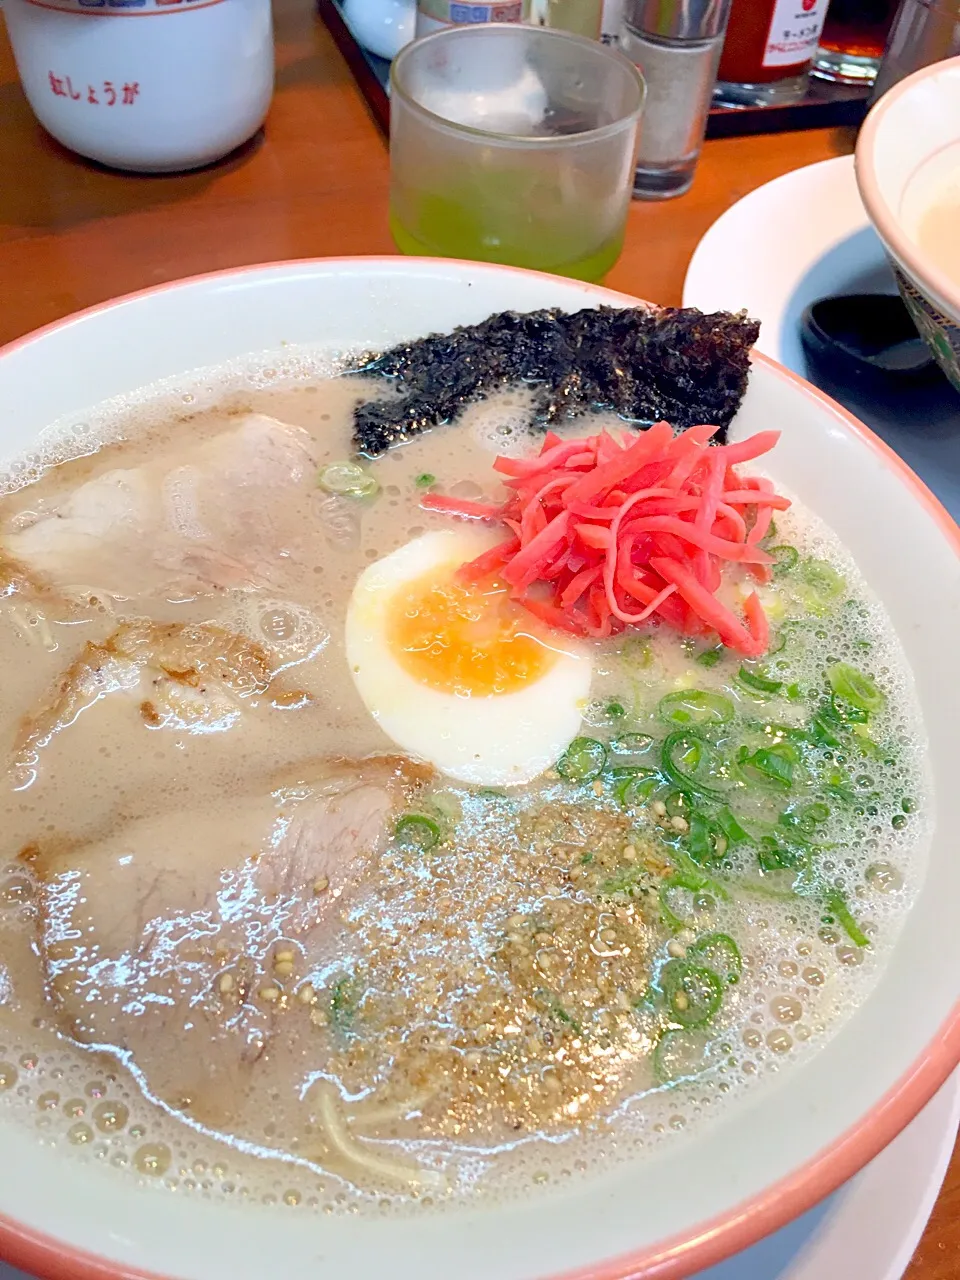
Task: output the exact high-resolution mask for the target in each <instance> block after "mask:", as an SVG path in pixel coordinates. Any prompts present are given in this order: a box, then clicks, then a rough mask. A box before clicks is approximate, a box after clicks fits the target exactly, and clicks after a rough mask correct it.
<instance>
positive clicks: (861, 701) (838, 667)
mask: <svg viewBox="0 0 960 1280" xmlns="http://www.w3.org/2000/svg"><path fill="white" fill-rule="evenodd" d="M827 680H828V682H829V684H830V688H831V689H832V690H833V692H834V694H835V695H836V696H837V697H838V698H842V699H843V700H844V702H849V703H851V704H852V705H853V706H854V707H858V708H859V709H860V710H861V711H866V712H868V713H869V712H874V711H881V710H882V709H883V707H884V705H885V703H886V701H887V700H886V698H885V697H884V695H883V693H881V691H880V690H879V689H878V688H877V686H876V684H875V683H874V681H873V679H872V678H871V677H870V676H868V675H865V674H864V672H862V671H858V670H857V668H856V667H852V666H851V665H850V663H849V662H835V663H834V664H833V666H831V667H827Z"/></svg>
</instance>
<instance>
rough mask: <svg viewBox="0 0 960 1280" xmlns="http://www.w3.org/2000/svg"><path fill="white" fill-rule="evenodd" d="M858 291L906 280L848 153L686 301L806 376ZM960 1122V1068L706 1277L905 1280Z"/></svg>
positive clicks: (748, 218)
mask: <svg viewBox="0 0 960 1280" xmlns="http://www.w3.org/2000/svg"><path fill="white" fill-rule="evenodd" d="M857 292H863V293H873V292H879V293H894V292H896V286H895V284H894V281H893V274H892V272H891V271H890V268H889V266H888V264H887V260H886V258H885V257H884V253H883V247H882V245H881V244H880V241H879V239H878V237H877V236H876V234H875V232H874V231H873V228H872V227H871V226H870V223H869V221H868V219H867V215H866V213H865V211H864V208H863V205H862V203H861V201H860V196H859V193H858V191H857V185H856V181H855V178H854V173H853V157H852V156H840V157H837V158H836V159H833V160H824V161H822V162H821V163H820V164H812V165H808V166H807V167H806V168H803V169H796V170H794V171H793V172H792V173H787V174H784V176H783V177H781V178H776V179H775V180H774V181H773V182H768V183H767V184H766V185H765V186H762V187H759V188H758V189H757V190H756V191H752V192H751V193H750V194H749V195H747V196H745V197H744V198H743V199H742V200H739V201H738V202H737V203H736V204H735V205H733V206H732V207H731V208H730V209H728V210H727V212H726V213H725V214H723V215H722V216H721V217H720V218H718V219H717V221H716V222H715V223H714V224H713V226H711V227H710V228H709V230H708V231H707V232H706V234H705V235H704V237H703V239H702V240H701V241H700V243H699V244H698V246H697V248H696V250H695V252H694V255H693V258H692V259H691V261H690V266H689V268H688V270H687V276H686V280H685V282H684V288H683V305H684V306H687V307H699V308H701V310H703V311H714V310H720V309H725V308H733V309H736V308H740V307H746V308H747V310H748V311H749V312H750V314H751V315H753V316H755V317H756V318H757V319H758V320H759V321H760V322H761V329H760V340H759V342H758V343H757V348H758V350H761V351H763V352H764V353H765V354H767V355H769V356H772V357H773V358H774V359H775V360H779V361H780V362H781V363H782V364H785V365H786V366H787V367H788V368H791V369H793V370H794V372H796V373H799V374H801V375H805V374H806V372H807V370H806V359H805V357H804V354H803V348H802V346H801V344H800V336H799V319H800V315H801V313H802V312H803V309H804V308H805V307H806V306H807V305H808V304H809V303H810V302H812V301H813V300H814V299H816V298H819V297H824V296H826V295H828V294H831V293H837V294H839V293H857ZM958 410H960V404H958ZM911 440H912V438H911ZM912 442H914V443H915V441H913V440H912ZM897 443H900V442H899V441H898V442H897ZM957 447H958V450H960V443H958V445H957ZM913 461H914V465H915V466H916V467H917V469H918V470H920V471H921V474H923V475H924V478H925V479H926V480H927V482H928V483H929V484H931V486H932V487H934V488H937V487H941V488H944V487H946V488H949V486H944V485H942V483H941V485H940V486H938V485H937V483H936V481H937V480H938V479H940V480H941V481H942V472H940V473H939V474H936V468H937V461H938V460H937V459H936V458H934V459H933V460H932V461H926V460H925V459H919V460H913ZM925 461H926V465H924V462H925ZM924 473H926V474H924ZM943 496H944V498H945V500H947V501H948V503H949V496H950V495H949V494H948V493H945V494H943ZM950 505H953V504H950ZM954 510H955V511H956V508H954ZM958 1121H960V1075H956V1076H954V1077H952V1079H951V1080H950V1081H949V1082H948V1083H947V1084H946V1085H944V1087H943V1089H941V1090H940V1092H939V1093H938V1094H937V1096H936V1097H935V1098H934V1099H933V1101H932V1102H930V1104H929V1105H928V1106H927V1107H926V1109H925V1110H924V1111H923V1112H922V1114H921V1115H920V1116H918V1117H917V1119H916V1120H915V1121H914V1122H913V1124H912V1125H911V1126H910V1127H909V1128H908V1129H907V1130H906V1131H905V1132H904V1133H902V1134H901V1135H900V1137H899V1138H898V1139H897V1140H896V1141H895V1142H893V1143H891V1144H890V1146H889V1147H888V1148H887V1149H886V1151H884V1152H882V1154H881V1155H879V1156H878V1157H877V1158H876V1159H875V1160H874V1161H873V1162H872V1164H870V1165H869V1166H868V1167H867V1168H866V1169H864V1170H863V1172H862V1173H860V1174H859V1175H858V1176H857V1177H856V1178H855V1179H854V1180H853V1181H852V1182H851V1183H849V1184H848V1185H847V1186H846V1187H844V1188H842V1189H841V1190H840V1191H838V1192H837V1193H836V1195H835V1196H833V1197H832V1199H831V1200H830V1201H827V1202H825V1203H824V1204H823V1205H820V1206H818V1208H816V1209H814V1210H811V1212H810V1213H808V1214H806V1215H804V1217H803V1218H801V1219H798V1221H797V1222H795V1223H792V1224H791V1225H790V1226H789V1227H786V1228H784V1229H783V1230H782V1231H780V1232H778V1233H777V1234H776V1235H775V1236H772V1237H770V1238H769V1239H768V1240H766V1241H763V1242H762V1243H761V1244H760V1245H757V1246H754V1248H752V1249H750V1250H748V1251H747V1252H746V1253H743V1254H740V1255H738V1256H737V1258H735V1259H731V1260H730V1261H729V1262H728V1263H725V1264H722V1265H721V1266H719V1267H716V1268H713V1269H712V1270H711V1271H709V1272H705V1273H703V1280H734V1278H736V1280H753V1277H756V1280H761V1278H763V1280H766V1278H767V1277H773V1276H782V1277H783V1278H784V1280H786V1277H789V1280H825V1278H826V1277H832V1276H833V1275H840V1274H841V1273H842V1272H844V1271H845V1272H847V1273H848V1274H856V1275H857V1277H858V1280H897V1278H898V1277H900V1276H901V1275H902V1274H903V1271H904V1269H905V1267H906V1265H907V1263H908V1262H909V1260H910V1258H911V1256H912V1254H913V1252H914V1250H915V1249H916V1246H917V1243H918V1241H919V1239H920V1237H921V1235H922V1234H923V1229H924V1227H925V1226H926V1223H927V1219H928V1218H929V1216H930V1213H931V1211H932V1209H933V1206H934V1203H935V1202H936V1198H937V1195H938V1194H939V1191H940V1187H941V1186H942V1184H943V1179H944V1176H945V1174H946V1170H947V1166H948V1165H949V1163H950V1156H951V1154H952V1152H953V1146H954V1139H955V1137H956V1133H957V1125H958ZM732 1268H736V1270H733V1269H732Z"/></svg>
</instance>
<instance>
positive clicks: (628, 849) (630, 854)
mask: <svg viewBox="0 0 960 1280" xmlns="http://www.w3.org/2000/svg"><path fill="white" fill-rule="evenodd" d="M623 856H624V857H625V858H626V860H627V862H636V860H637V851H636V849H635V848H634V847H633V845H632V844H628V845H624V848H623Z"/></svg>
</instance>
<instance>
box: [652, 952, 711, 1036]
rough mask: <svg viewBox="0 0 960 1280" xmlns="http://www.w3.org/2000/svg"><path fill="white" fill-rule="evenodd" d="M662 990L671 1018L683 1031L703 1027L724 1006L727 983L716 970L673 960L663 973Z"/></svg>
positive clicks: (661, 974) (661, 975)
mask: <svg viewBox="0 0 960 1280" xmlns="http://www.w3.org/2000/svg"><path fill="white" fill-rule="evenodd" d="M660 990H661V991H662V992H663V998H664V1002H665V1003H666V1006H667V1011H668V1013H669V1015H670V1018H671V1020H672V1021H674V1022H678V1023H679V1024H680V1026H681V1027H702V1026H704V1024H705V1023H707V1022H709V1021H710V1019H711V1018H712V1017H713V1015H714V1014H715V1013H716V1012H717V1010H718V1009H719V1008H720V1006H721V1004H722V1003H723V983H722V982H721V981H720V979H719V978H718V977H717V975H716V974H715V973H714V972H713V970H712V969H705V968H704V967H703V966H702V965H699V964H691V963H690V961H688V960H671V961H669V962H668V963H667V964H665V965H664V966H663V969H662V970H661V972H660Z"/></svg>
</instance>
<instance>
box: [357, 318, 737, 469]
mask: <svg viewBox="0 0 960 1280" xmlns="http://www.w3.org/2000/svg"><path fill="white" fill-rule="evenodd" d="M759 332H760V325H759V324H758V323H757V322H756V321H755V320H749V319H747V317H746V313H745V312H741V313H740V314H739V315H732V314H730V313H729V312H726V311H718V312H715V313H714V314H712V315H705V314H704V313H703V312H701V311H697V310H696V309H694V308H692V307H680V308H671V307H664V308H659V309H648V308H645V307H636V308H626V309H620V308H616V307H594V308H590V309H588V310H584V311H577V312H575V313H574V314H572V315H571V314H567V313H565V312H562V311H558V310H549V311H530V312H527V313H524V314H519V313H517V312H515V311H505V312H502V313H501V314H500V315H494V316H490V317H489V319H487V320H484V321H483V322H482V323H480V324H475V325H465V326H463V327H461V328H458V329H454V331H453V332H452V333H446V334H431V335H430V336H429V337H426V338H419V339H417V340H416V341H414V342H408V343H402V344H401V345H400V346H397V347H393V348H391V349H390V350H389V351H385V352H383V353H382V354H381V355H376V354H370V355H367V356H363V357H362V358H361V359H360V360H359V361H358V362H357V363H356V364H355V365H354V366H353V367H352V368H351V370H350V372H351V373H355V374H363V375H365V376H367V377H371V376H379V377H383V378H389V379H392V380H393V381H394V382H395V384H396V388H397V390H398V391H399V392H400V397H399V398H393V397H391V398H390V399H388V400H386V401H380V400H377V401H365V402H364V403H362V404H359V405H358V406H357V407H356V409H355V410H354V435H353V441H354V445H355V447H356V449H357V451H358V452H360V453H363V454H366V455H367V456H369V457H376V456H377V455H378V454H381V453H384V452H385V451H386V450H387V449H389V448H390V447H391V445H394V444H400V443H402V442H403V441H404V440H409V439H410V438H411V437H413V436H416V435H419V434H420V433H421V432H422V431H427V430H429V429H430V428H431V427H436V426H440V425H441V424H443V423H447V422H451V421H452V420H453V419H454V418H456V416H457V414H458V413H459V412H460V410H461V409H462V408H464V406H466V405H467V404H469V403H470V402H471V401H474V400H478V399H480V398H481V397H482V396H484V395H486V394H488V393H489V392H491V391H493V390H496V389H497V388H498V387H504V386H508V385H509V384H511V383H517V382H525V383H528V384H532V385H533V387H534V390H535V406H534V420H535V422H536V423H537V424H539V425H541V426H543V428H544V429H546V428H547V427H548V426H549V425H551V424H552V423H556V422H558V421H561V420H563V419H569V418H575V417H577V416H578V415H580V414H582V413H586V412H588V411H589V410H591V409H613V410H615V411H616V412H617V413H619V414H620V415H621V416H622V417H624V418H626V419H629V420H630V421H631V422H633V423H634V424H637V425H649V424H651V423H653V422H660V421H667V422H669V423H670V424H671V425H672V426H673V427H675V428H676V429H678V430H681V429H683V428H685V427H689V426H694V425H695V424H697V423H702V422H709V423H715V424H716V425H718V426H719V428H720V430H719V432H718V433H717V436H716V439H717V440H718V442H719V441H722V440H723V439H725V437H726V431H727V427H728V426H729V425H730V422H731V421H732V419H733V416H734V414H735V413H736V412H737V409H738V408H739V407H740V402H741V400H742V399H743V394H744V392H745V390H746V387H747V376H748V373H749V368H750V348H751V347H752V346H753V344H754V343H755V342H756V340H757V335H758V334H759Z"/></svg>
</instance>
